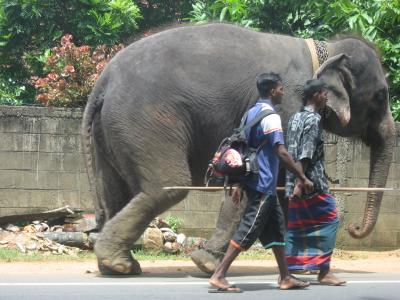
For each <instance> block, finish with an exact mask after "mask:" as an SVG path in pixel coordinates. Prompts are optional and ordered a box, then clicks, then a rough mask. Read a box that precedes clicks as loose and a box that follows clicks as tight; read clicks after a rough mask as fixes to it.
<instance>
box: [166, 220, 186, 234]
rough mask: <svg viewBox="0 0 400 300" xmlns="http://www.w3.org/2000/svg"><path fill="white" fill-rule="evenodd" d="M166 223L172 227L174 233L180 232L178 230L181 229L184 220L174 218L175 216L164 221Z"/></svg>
mask: <svg viewBox="0 0 400 300" xmlns="http://www.w3.org/2000/svg"><path fill="white" fill-rule="evenodd" d="M164 221H165V222H167V223H168V225H169V226H171V229H172V230H173V231H174V232H178V230H179V229H180V228H181V226H182V224H183V220H182V219H181V218H178V217H173V216H168V217H166V218H165V219H164Z"/></svg>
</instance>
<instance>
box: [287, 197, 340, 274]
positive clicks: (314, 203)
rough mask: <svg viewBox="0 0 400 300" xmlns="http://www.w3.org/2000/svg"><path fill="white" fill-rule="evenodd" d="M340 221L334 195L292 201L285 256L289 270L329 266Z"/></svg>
mask: <svg viewBox="0 0 400 300" xmlns="http://www.w3.org/2000/svg"><path fill="white" fill-rule="evenodd" d="M338 224H339V220H338V217H337V210H336V203H335V199H334V198H333V197H332V195H329V194H317V195H315V196H314V197H312V198H310V199H292V200H291V201H289V212H288V228H287V232H286V235H285V243H286V246H285V255H286V262H287V264H288V268H289V270H321V269H327V268H329V264H330V260H331V255H332V252H333V248H334V247H335V242H336V231H337V228H338Z"/></svg>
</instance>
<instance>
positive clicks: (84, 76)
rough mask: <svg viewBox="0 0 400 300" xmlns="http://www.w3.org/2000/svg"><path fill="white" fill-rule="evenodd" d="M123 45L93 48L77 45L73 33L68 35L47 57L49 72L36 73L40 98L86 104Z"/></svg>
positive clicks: (57, 103)
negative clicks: (42, 74)
mask: <svg viewBox="0 0 400 300" xmlns="http://www.w3.org/2000/svg"><path fill="white" fill-rule="evenodd" d="M122 48H123V45H122V44H119V45H115V46H112V47H109V46H106V45H101V46H98V47H96V48H95V50H94V51H93V50H92V48H91V47H90V46H88V45H83V46H79V47H78V46H76V45H75V44H74V43H73V42H72V35H70V34H67V35H64V36H63V37H62V38H61V46H59V47H54V48H53V49H52V50H51V54H50V55H49V56H48V58H47V59H46V62H45V70H46V71H48V74H47V75H46V76H45V77H38V76H35V77H32V84H33V85H34V86H35V88H36V89H37V91H38V94H37V96H36V100H37V101H38V102H40V103H42V104H44V105H46V106H64V107H80V106H84V105H85V103H86V101H87V97H88V95H89V94H90V92H91V90H92V87H93V85H94V84H95V82H96V80H97V79H98V78H99V75H100V73H101V72H102V71H103V69H104V67H105V66H106V64H107V62H108V61H109V60H110V59H111V58H112V57H113V56H114V55H115V54H116V53H117V52H118V51H120V50H121V49H122Z"/></svg>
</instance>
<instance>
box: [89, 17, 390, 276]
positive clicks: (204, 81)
mask: <svg viewBox="0 0 400 300" xmlns="http://www.w3.org/2000/svg"><path fill="white" fill-rule="evenodd" d="M270 71H272V72H275V73H278V74H280V75H281V77H282V78H283V84H284V87H285V96H284V100H283V103H282V104H281V105H280V106H279V107H277V111H278V113H279V114H280V115H281V118H282V123H283V124H286V123H287V120H288V118H289V117H290V116H291V115H292V114H293V113H294V112H296V111H297V110H298V108H299V106H300V103H301V87H302V86H303V84H304V83H305V82H306V80H308V79H310V78H312V77H313V76H315V77H317V78H321V79H322V80H324V81H325V82H326V83H327V85H328V89H329V95H328V109H327V111H326V113H325V115H324V118H323V119H324V121H323V126H324V128H325V129H326V130H328V131H330V132H332V133H334V134H338V135H340V136H346V137H358V138H361V139H362V140H363V141H364V142H365V143H366V144H368V145H370V146H371V162H370V167H371V170H370V180H369V186H370V187H384V185H385V183H386V178H387V175H388V169H389V163H390V160H391V155H392V151H393V144H394V135H395V131H394V122H393V119H392V116H391V112H390V109H389V101H388V99H389V93H388V84H387V82H386V79H385V74H384V71H383V68H382V66H381V64H380V61H379V56H378V54H377V52H376V51H375V49H374V47H373V46H372V45H370V44H369V43H367V42H366V41H363V40H362V39H360V38H355V37H345V38H342V39H338V40H332V41H329V42H327V43H323V42H318V41H314V42H313V43H310V40H307V41H306V40H303V39H300V38H296V37H291V36H284V35H277V34H270V33H261V32H256V31H253V30H251V29H246V28H242V27H239V26H235V25H231V24H223V23H209V24H203V25H189V26H181V27H175V28H171V29H168V30H165V31H162V32H159V33H157V34H154V35H151V36H148V37H146V38H143V39H140V40H138V41H136V42H134V43H133V44H131V45H129V46H128V47H126V48H125V49H123V50H122V51H120V52H119V53H118V54H117V55H116V56H115V57H114V58H113V59H112V60H111V61H110V62H109V63H108V64H107V66H106V68H105V69H104V71H103V72H102V74H101V76H100V77H99V79H98V80H97V82H96V84H95V86H94V88H93V90H92V92H91V94H90V96H89V99H88V102H87V105H86V108H85V111H84V114H83V121H82V143H83V151H84V153H85V161H86V166H87V171H88V176H89V182H90V184H91V187H92V190H93V191H94V198H95V201H94V203H95V204H94V205H95V211H96V220H97V222H98V224H99V227H100V228H102V230H101V234H100V235H99V238H98V240H97V241H96V244H95V247H94V251H95V254H96V256H97V259H98V266H99V270H100V272H101V273H102V274H108V275H110V274H112V275H121V274H140V273H141V267H140V264H139V262H138V261H137V260H135V259H134V257H133V256H132V254H131V252H130V249H131V248H132V245H133V244H134V242H135V241H136V240H137V239H138V238H139V237H140V235H141V234H142V233H143V231H144V230H145V228H146V227H147V225H148V224H149V223H150V221H151V220H152V219H153V218H154V217H156V216H157V215H159V214H161V213H163V212H164V211H166V210H168V209H169V208H171V207H172V206H173V205H175V204H177V203H178V202H180V201H181V200H183V199H184V198H185V197H186V195H187V193H188V192H187V191H185V190H166V189H164V187H168V186H191V185H202V184H203V176H204V174H205V171H206V168H207V166H208V162H209V160H210V158H211V157H212V155H213V153H214V151H215V150H216V148H217V146H218V144H219V142H220V141H221V140H222V139H223V138H224V137H226V136H228V135H230V134H231V133H232V130H233V129H234V128H235V127H236V126H237V125H238V124H239V123H240V119H241V117H242V115H243V114H244V112H245V111H246V110H247V109H248V108H249V107H250V106H252V105H253V104H254V103H255V102H256V101H257V98H258V94H257V89H256V85H255V78H256V76H257V75H258V74H260V73H264V72H270ZM381 199H382V192H375V193H369V194H368V196H367V204H366V212H365V216H364V220H363V223H362V225H361V227H357V226H354V225H351V226H350V227H349V233H350V234H351V235H352V236H353V237H355V238H362V237H364V236H366V235H368V234H369V233H370V232H371V230H372V229H373V227H374V225H375V222H376V219H377V217H378V213H379V206H380V202H381ZM237 215H238V210H237V209H234V208H233V206H232V205H229V203H228V202H226V203H224V205H223V207H222V211H221V214H220V216H219V220H218V224H217V230H216V231H215V233H214V235H213V236H212V237H211V239H210V240H209V243H207V245H206V247H205V249H202V250H200V251H203V252H202V253H200V254H201V255H199V256H198V257H197V261H196V260H195V259H193V257H192V259H193V260H194V261H195V262H196V263H197V264H198V266H199V267H201V269H202V270H205V271H210V270H211V269H212V268H213V266H215V264H216V263H218V259H219V258H220V254H221V253H223V251H224V247H225V245H226V243H227V242H228V240H229V238H230V234H231V233H232V230H234V228H235V222H236V223H237V221H238V219H239V218H238V217H237ZM232 220H234V221H232ZM205 254H206V255H205ZM207 255H208V256H207ZM209 263H211V268H206V267H204V266H207V264H209Z"/></svg>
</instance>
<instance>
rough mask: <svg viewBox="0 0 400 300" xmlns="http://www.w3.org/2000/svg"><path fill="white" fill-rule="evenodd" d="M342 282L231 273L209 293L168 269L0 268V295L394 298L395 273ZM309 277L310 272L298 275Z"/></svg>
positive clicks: (193, 277) (398, 281)
mask: <svg viewBox="0 0 400 300" xmlns="http://www.w3.org/2000/svg"><path fill="white" fill-rule="evenodd" d="M336 274H337V275H338V276H340V277H341V278H342V279H345V280H347V282H348V284H347V286H343V287H331V286H321V285H318V284H317V283H316V282H313V284H312V285H311V286H310V287H309V288H308V289H306V290H290V291H280V290H278V289H277V285H276V279H277V274H272V273H270V274H267V275H263V274H260V273H234V274H232V275H231V276H230V277H229V280H230V281H231V282H232V283H235V284H236V285H237V286H238V287H240V288H241V289H242V290H243V293H241V294H210V293H208V290H209V289H210V286H209V285H208V283H207V278H206V276H205V275H203V274H202V273H200V272H199V273H196V272H191V273H182V272H176V273H174V272H172V273H171V272H168V273H160V274H151V273H147V274H143V275H141V276H139V277H123V278H115V277H103V276H99V275H98V274H78V275H77V274H57V275H54V274H48V275H46V274H38V275H34V274H6V272H2V273H1V274H0V299H1V300H3V299H5V300H8V299H18V300H25V299H29V300H33V299H40V300H47V299H51V300H67V299H71V300H72V299H74V300H77V299H85V300H86V299H87V300H92V299H93V300H102V299H113V300H122V299H129V300H132V299H140V300H142V299H144V300H147V299H163V300H166V299H174V300H175V299H185V300H194V299H249V300H256V299H262V300H266V299H274V300H275V299H287V300H289V299H290V300H292V299H296V300H303V299H304V300H319V299H322V300H330V299H332V300H395V299H396V300H400V291H399V288H400V273H336ZM300 277H302V278H305V279H309V280H311V279H314V278H315V277H313V276H300Z"/></svg>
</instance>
